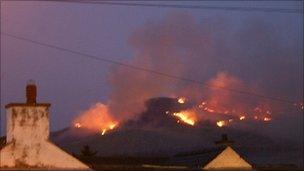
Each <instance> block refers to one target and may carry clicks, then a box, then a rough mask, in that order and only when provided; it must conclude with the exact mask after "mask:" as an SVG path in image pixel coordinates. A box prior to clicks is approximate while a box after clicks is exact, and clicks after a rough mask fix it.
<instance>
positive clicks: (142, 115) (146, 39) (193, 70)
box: [73, 13, 303, 134]
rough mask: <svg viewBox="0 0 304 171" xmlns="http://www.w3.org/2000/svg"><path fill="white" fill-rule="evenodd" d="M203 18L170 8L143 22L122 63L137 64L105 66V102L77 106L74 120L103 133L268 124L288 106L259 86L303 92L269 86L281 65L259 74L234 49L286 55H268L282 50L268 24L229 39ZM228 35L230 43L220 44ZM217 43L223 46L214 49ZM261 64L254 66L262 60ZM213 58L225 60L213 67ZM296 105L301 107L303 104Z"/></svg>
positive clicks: (277, 82)
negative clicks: (206, 123) (156, 19)
mask: <svg viewBox="0 0 304 171" xmlns="http://www.w3.org/2000/svg"><path fill="white" fill-rule="evenodd" d="M204 22H206V23H207V24H203V25H202V24H201V23H199V22H197V21H196V20H195V19H194V18H193V17H192V16H191V15H188V14H185V13H174V14H171V15H169V16H168V17H166V18H165V19H164V20H162V21H161V22H151V23H147V24H146V25H144V26H143V27H141V28H139V29H138V30H136V31H135V32H134V33H133V34H132V36H131V37H130V39H129V43H130V45H131V46H132V47H133V48H134V56H133V57H132V58H130V59H129V60H128V61H127V63H128V65H129V64H130V65H132V66H136V67H133V68H128V67H126V66H121V65H118V66H117V67H113V68H111V69H110V71H109V73H108V77H107V78H108V79H107V81H108V85H109V87H110V91H109V94H108V101H106V102H104V103H97V104H96V105H93V106H92V107H91V108H90V109H88V110H87V111H84V112H82V113H81V114H80V116H78V117H77V118H76V119H74V121H73V126H75V127H76V128H86V129H89V130H93V131H97V132H100V133H101V134H106V132H109V130H115V129H119V128H123V127H125V126H126V125H128V126H130V125H133V126H134V125H137V126H138V127H141V126H147V125H149V126H154V127H158V126H164V125H165V126H168V125H169V126H176V125H180V126H189V127H199V126H200V125H201V124H202V123H204V121H210V122H211V123H212V124H213V125H215V126H217V127H218V128H223V127H227V126H228V127H229V126H230V125H231V126H232V125H236V126H237V125H242V124H247V123H252V122H254V123H258V124H270V123H272V122H273V121H274V120H276V119H277V117H278V116H280V115H281V113H283V112H285V111H286V110H287V109H290V106H291V107H293V108H294V106H292V105H289V104H286V105H281V104H279V103H275V102H273V101H271V100H269V99H267V98H263V96H262V97H256V96H255V92H258V94H265V95H269V96H271V95H273V96H274V97H277V96H278V97H288V96H287V95H286V94H285V92H290V91H293V94H294V97H295V98H296V99H301V98H302V97H300V96H299V94H303V92H302V90H296V89H293V88H288V89H285V88H286V87H288V86H286V87H284V86H283V88H282V87H281V88H280V90H275V91H273V90H274V88H273V87H275V86H276V85H281V84H282V85H285V84H286V83H287V82H289V80H288V81H280V79H277V75H280V76H284V74H285V73H286V72H285V71H284V72H283V71H282V70H281V69H276V68H273V70H271V71H272V72H263V73H262V74H261V73H260V75H259V77H257V75H256V73H259V72H260V70H257V69H258V68H259V67H258V65H252V63H248V64H247V63H244V64H243V65H242V62H244V61H243V58H242V57H245V56H248V54H247V51H243V50H242V49H239V47H240V46H245V47H244V48H243V49H251V48H253V47H254V49H251V51H252V52H255V51H256V52H259V54H256V58H259V56H267V57H268V56H271V55H272V56H275V57H276V58H275V59H281V61H284V60H285V59H286V56H284V55H283V56H282V55H281V54H285V53H284V52H285V51H284V52H282V53H274V52H281V50H282V49H284V48H282V45H280V44H279V43H278V42H277V41H274V40H276V39H275V38H276V36H278V35H275V34H273V33H270V32H268V30H267V27H266V26H265V28H264V27H263V28H259V29H260V30H259V32H258V34H257V32H254V31H253V30H254V29H252V28H255V27H256V25H250V26H248V28H247V26H246V27H244V29H243V30H242V31H241V33H240V32H237V35H246V36H243V37H247V38H248V36H249V38H248V39H244V40H243V39H233V40H234V41H233V40H232V39H229V37H225V35H221V36H219V37H218V38H219V40H220V42H218V39H216V37H217V36H218V33H215V32H214V31H213V29H211V28H209V26H208V22H210V21H204ZM209 24H210V25H212V23H209ZM213 24H214V23H213ZM216 26H217V25H215V27H216ZM231 34H232V33H231ZM235 34H236V33H235ZM256 35H259V37H260V39H259V42H260V43H259V44H255V45H254V46H252V44H251V43H254V42H253V41H251V40H255V36H256ZM223 37H225V40H222V38H223ZM239 37H242V36H239ZM270 37H271V38H270ZM227 40H229V43H228V42H226V44H224V45H223V43H221V42H225V41H227ZM236 40H237V41H236ZM248 40H249V41H248ZM249 42H250V43H249ZM219 44H221V45H222V46H221V47H218V45H219ZM269 45H271V47H269ZM265 47H267V48H265ZM284 47H285V46H284ZM269 49H272V50H271V52H270V51H269ZM228 52H229V53H228ZM230 53H231V54H230ZM250 57H251V56H250ZM226 58H227V59H237V61H239V63H237V65H236V64H234V63H231V61H232V60H226ZM260 60H261V61H264V59H262V58H261V59H260ZM277 61H280V60H276V61H274V62H272V63H270V64H269V67H270V68H271V67H273V65H275V64H276V62H277ZM264 62H269V61H264ZM264 62H261V63H257V64H260V65H264ZM219 63H225V64H227V65H225V66H219ZM283 64H285V62H284V63H283ZM230 65H231V66H230ZM253 66H254V67H253ZM280 66H281V65H280ZM249 69H250V70H249ZM138 70H141V71H138ZM271 73H276V75H275V76H272V75H271ZM273 78H276V79H273ZM294 78H296V77H294ZM301 79H302V78H300V77H299V78H297V79H295V80H296V82H298V80H301ZM266 83H272V84H271V85H270V84H269V85H268V84H267V85H266ZM288 85H289V84H288ZM297 87H299V86H298V85H297ZM300 87H301V86H300ZM244 92H245V93H244ZM155 97H166V98H155ZM294 105H295V106H296V108H297V109H298V108H299V109H300V110H303V103H296V104H294ZM297 112H298V113H299V111H297Z"/></svg>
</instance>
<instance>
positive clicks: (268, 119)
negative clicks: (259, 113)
mask: <svg viewBox="0 0 304 171" xmlns="http://www.w3.org/2000/svg"><path fill="white" fill-rule="evenodd" d="M263 121H265V122H269V121H271V118H270V117H264V119H263Z"/></svg>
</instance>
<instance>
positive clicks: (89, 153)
mask: <svg viewBox="0 0 304 171" xmlns="http://www.w3.org/2000/svg"><path fill="white" fill-rule="evenodd" d="M96 154H97V151H92V150H91V148H90V146H88V145H85V146H83V149H82V150H81V155H82V156H85V157H93V156H95V155H96Z"/></svg>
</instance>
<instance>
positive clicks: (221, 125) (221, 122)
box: [216, 120, 227, 127]
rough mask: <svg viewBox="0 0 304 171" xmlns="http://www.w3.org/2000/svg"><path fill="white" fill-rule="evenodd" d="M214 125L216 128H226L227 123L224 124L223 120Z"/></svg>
mask: <svg viewBox="0 0 304 171" xmlns="http://www.w3.org/2000/svg"><path fill="white" fill-rule="evenodd" d="M216 125H217V126H218V127H223V126H226V125H227V122H226V121H223V120H221V121H217V122H216Z"/></svg>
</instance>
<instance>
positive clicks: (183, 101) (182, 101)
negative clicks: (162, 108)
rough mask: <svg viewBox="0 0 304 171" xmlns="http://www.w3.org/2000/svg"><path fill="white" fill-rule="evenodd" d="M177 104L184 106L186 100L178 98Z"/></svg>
mask: <svg viewBox="0 0 304 171" xmlns="http://www.w3.org/2000/svg"><path fill="white" fill-rule="evenodd" d="M177 102H178V103H180V104H184V103H185V102H186V98H185V97H180V98H178V100H177Z"/></svg>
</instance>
